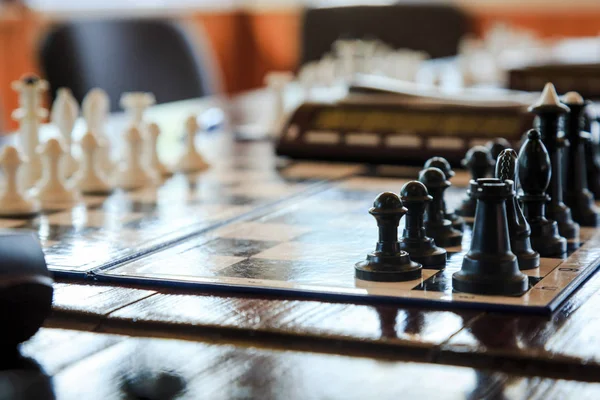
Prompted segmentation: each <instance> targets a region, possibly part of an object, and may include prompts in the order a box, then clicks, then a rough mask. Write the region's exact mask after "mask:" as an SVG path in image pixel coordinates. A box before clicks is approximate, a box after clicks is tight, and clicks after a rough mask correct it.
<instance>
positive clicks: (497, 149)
mask: <svg viewBox="0 0 600 400" xmlns="http://www.w3.org/2000/svg"><path fill="white" fill-rule="evenodd" d="M485 147H487V148H488V150H489V151H490V156H491V157H492V160H494V161H496V160H497V159H498V156H499V155H500V153H502V152H503V151H504V150H506V149H510V148H511V145H510V142H509V141H508V140H506V139H504V138H496V139H494V140H490V141H489V142H487V143H486V144H485Z"/></svg>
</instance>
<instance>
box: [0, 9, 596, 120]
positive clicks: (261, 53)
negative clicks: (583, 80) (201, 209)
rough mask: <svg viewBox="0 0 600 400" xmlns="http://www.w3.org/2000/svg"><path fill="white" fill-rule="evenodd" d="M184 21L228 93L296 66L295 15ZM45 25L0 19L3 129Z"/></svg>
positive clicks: (23, 16)
mask: <svg viewBox="0 0 600 400" xmlns="http://www.w3.org/2000/svg"><path fill="white" fill-rule="evenodd" d="M469 12H470V13H471V14H472V15H473V19H474V25H475V30H476V32H477V33H482V32H485V30H486V29H487V28H489V27H490V26H491V25H492V24H494V23H496V22H500V21H503V22H507V23H509V24H513V25H516V26H519V27H524V28H528V29H531V30H533V31H535V32H537V33H538V34H539V35H540V36H583V35H585V36H592V35H597V34H598V32H599V31H600V8H599V9H592V10H589V9H588V10H586V11H585V12H578V11H565V10H564V9H563V10H554V11H553V10H552V9H549V10H541V11H540V10H539V9H537V10H531V11H530V12H528V11H526V10H523V9H519V10H518V11H514V8H513V9H512V10H505V9H489V10H485V9H477V8H475V9H473V8H471V7H470V10H469ZM185 19H186V20H189V19H191V21H193V22H194V23H197V24H199V25H201V26H202V27H203V30H204V31H205V33H206V35H207V37H208V41H209V42H210V44H211V45H212V48H213V52H214V54H215V57H216V59H217V60H216V61H217V67H218V68H219V70H220V73H221V78H222V82H223V88H224V90H225V91H226V92H227V93H236V92H240V91H243V90H247V89H250V88H255V87H259V86H261V85H262V79H263V76H264V74H265V72H267V71H269V70H290V69H291V70H293V69H295V68H296V67H297V62H298V55H299V46H300V39H299V38H300V36H299V30H300V21H301V12H300V10H297V9H290V10H286V11H260V12H259V11H253V12H249V11H243V10H231V11H222V12H195V13H193V14H192V17H187V18H185ZM47 23H48V21H47V18H45V17H44V16H43V15H36V14H34V13H32V12H30V11H27V10H24V9H21V10H16V11H14V12H12V13H10V14H9V15H8V16H4V15H0V60H2V62H1V63H0V101H1V102H2V104H1V106H2V108H1V109H0V111H1V113H0V123H1V122H2V121H4V126H5V127H6V126H9V127H12V128H14V127H15V125H14V123H13V122H12V121H11V120H10V112H11V110H12V109H14V108H15V107H16V106H17V96H16V94H15V93H14V92H13V91H12V90H11V89H10V82H11V81H12V80H15V79H18V78H19V77H20V76H21V75H22V74H24V73H27V72H32V71H33V72H35V71H37V67H36V63H35V48H36V46H35V43H36V40H37V38H38V36H39V34H40V33H41V32H42V31H43V28H44V26H46V24H47Z"/></svg>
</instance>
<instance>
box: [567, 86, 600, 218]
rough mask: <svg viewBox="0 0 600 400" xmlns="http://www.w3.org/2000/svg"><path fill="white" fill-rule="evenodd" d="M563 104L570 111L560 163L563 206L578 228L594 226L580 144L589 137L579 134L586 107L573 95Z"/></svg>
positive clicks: (577, 95)
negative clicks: (561, 164)
mask: <svg viewBox="0 0 600 400" xmlns="http://www.w3.org/2000/svg"><path fill="white" fill-rule="evenodd" d="M563 103H565V104H566V105H567V107H569V109H570V110H571V112H570V113H568V114H566V115H565V117H564V132H565V138H566V139H567V140H568V141H569V146H568V147H567V151H566V152H565V159H564V160H563V161H564V167H565V168H564V170H565V174H564V177H565V188H564V193H563V194H564V199H565V204H566V205H567V206H568V207H569V208H570V209H571V215H572V216H573V219H574V220H575V221H576V222H578V223H579V224H580V225H583V226H598V224H599V212H598V209H597V208H596V206H595V205H594V197H593V196H592V193H590V191H589V190H588V184H587V168H586V164H585V153H584V149H583V147H584V141H583V140H582V138H584V137H590V136H591V135H590V134H589V133H587V132H583V124H584V118H583V113H584V110H585V107H586V104H585V102H584V101H583V98H582V97H581V96H580V95H579V94H578V93H576V92H569V93H567V94H565V95H564V96H563Z"/></svg>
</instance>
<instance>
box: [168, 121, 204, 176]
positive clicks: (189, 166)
mask: <svg viewBox="0 0 600 400" xmlns="http://www.w3.org/2000/svg"><path fill="white" fill-rule="evenodd" d="M197 131H198V122H197V121H196V116H195V115H191V116H189V117H188V118H187V119H186V121H185V149H184V150H183V154H182V155H181V157H180V158H179V161H177V164H176V165H175V169H176V170H177V171H179V172H183V173H191V172H198V171H202V170H204V169H206V168H208V164H207V163H206V161H204V158H203V157H202V156H201V155H200V153H198V150H196V142H195V139H196V132H197Z"/></svg>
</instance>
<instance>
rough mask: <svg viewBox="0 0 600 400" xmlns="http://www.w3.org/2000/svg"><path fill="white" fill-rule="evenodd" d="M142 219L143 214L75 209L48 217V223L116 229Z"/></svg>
mask: <svg viewBox="0 0 600 400" xmlns="http://www.w3.org/2000/svg"><path fill="white" fill-rule="evenodd" d="M142 217H143V214H142V213H136V212H121V213H110V212H107V211H105V210H103V209H94V210H85V209H83V210H82V209H74V210H69V211H64V212H60V213H57V214H54V215H51V216H48V223H50V224H52V225H66V226H75V227H95V228H105V229H116V228H119V227H121V226H123V225H124V224H126V223H128V222H130V221H133V220H136V219H139V218H142Z"/></svg>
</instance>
